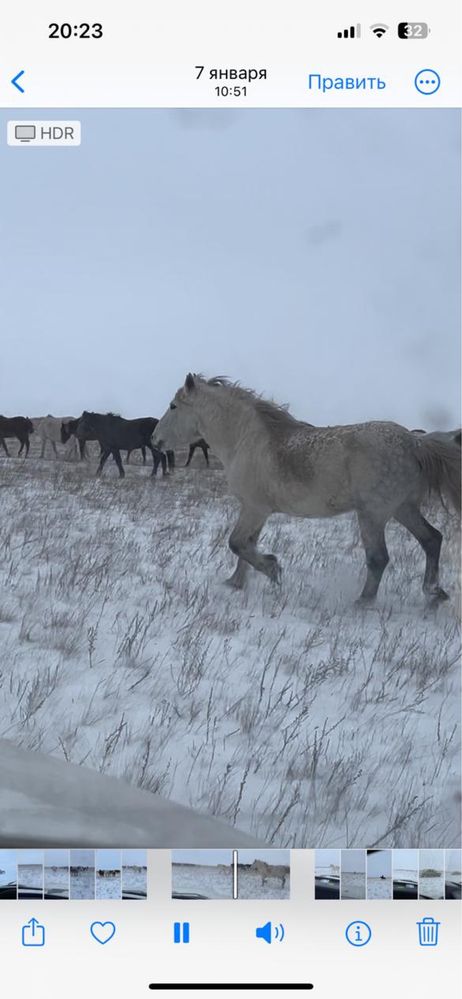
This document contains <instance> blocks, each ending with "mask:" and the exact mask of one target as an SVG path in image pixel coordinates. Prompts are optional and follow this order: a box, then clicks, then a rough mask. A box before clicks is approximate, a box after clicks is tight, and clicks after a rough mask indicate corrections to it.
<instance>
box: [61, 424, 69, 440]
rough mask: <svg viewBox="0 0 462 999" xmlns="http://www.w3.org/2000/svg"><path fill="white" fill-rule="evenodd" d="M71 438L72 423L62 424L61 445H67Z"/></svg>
mask: <svg viewBox="0 0 462 999" xmlns="http://www.w3.org/2000/svg"><path fill="white" fill-rule="evenodd" d="M70 436H71V428H70V421H68V422H67V423H64V422H63V423H61V444H67V442H68V440H69V437H70Z"/></svg>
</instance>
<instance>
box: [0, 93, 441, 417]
mask: <svg viewBox="0 0 462 999" xmlns="http://www.w3.org/2000/svg"><path fill="white" fill-rule="evenodd" d="M42 116H43V114H42V113H40V114H38V117H42ZM70 116H71V117H72V118H76V117H79V118H80V119H81V121H82V146H81V147H80V148H77V149H76V148H73V149H60V148H55V149H43V148H38V149H34V148H31V147H27V148H24V147H23V148H14V147H7V145H6V143H5V142H4V141H3V142H2V143H1V144H0V169H1V175H2V190H3V198H2V210H1V241H2V261H3V263H2V268H1V277H0V296H1V302H2V306H1V311H2V319H3V322H2V327H3V335H2V373H1V375H0V410H1V412H3V413H6V414H9V415H13V414H15V413H22V414H24V415H31V416H33V415H34V416H35V415H42V414H44V413H47V412H51V413H54V414H55V415H62V414H69V413H74V414H79V413H80V412H81V410H82V409H83V408H88V409H96V410H107V409H109V408H110V409H113V410H115V411H118V412H121V413H122V414H123V415H125V416H128V417H130V416H131V417H134V416H140V415H148V414H149V415H153V416H160V415H161V413H162V412H163V410H164V409H165V407H166V405H167V404H168V402H169V401H170V399H171V397H172V395H173V393H174V391H175V390H176V389H177V387H178V386H179V384H180V383H182V382H183V380H184V376H185V374H186V372H187V371H188V370H189V369H192V370H193V371H194V370H195V371H203V372H204V373H205V374H207V375H213V374H227V375H229V376H230V377H231V378H233V379H239V380H241V382H242V383H243V384H244V385H249V386H251V387H253V388H256V389H257V390H258V391H259V392H264V393H265V394H267V395H269V396H273V397H274V398H275V399H276V400H277V401H279V402H288V403H290V405H291V408H292V411H293V412H294V413H295V415H299V416H300V417H303V418H305V419H308V420H309V421H311V422H314V423H317V424H323V423H336V422H352V421H355V420H365V419H369V418H377V419H380V418H393V419H396V420H398V421H400V422H402V423H404V424H406V425H408V426H411V427H415V426H417V427H419V426H422V427H424V428H429V427H437V426H439V427H442V428H444V427H450V426H452V425H456V424H457V423H458V420H459V359H458V349H459V348H458V339H459V331H458V324H459V315H458V314H459V264H460V256H459V243H458V232H459V220H460V209H459V202H460V195H459V167H460V152H459V139H458V133H459V124H460V115H459V112H458V111H455V110H454V111H451V110H433V111H432V110H414V111H413V110H383V111H374V110H364V111H336V110H332V111H322V110H312V111H298V110H293V111H292V110H281V111H277V110H275V111H272V110H261V111H258V110H256V111H255V110H249V111H234V110H230V111H228V112H225V111H220V110H211V111H176V112H175V111H138V110H134V111H132V110H129V111H117V110H116V111H112V110H109V111H108V110H105V111H83V112H81V113H79V112H78V111H77V112H76V111H74V110H73V111H72V114H71V115H70ZM2 117H3V122H2V123H0V125H1V127H2V129H3V133H2V134H4V131H5V129H6V121H7V119H8V118H9V117H11V113H10V112H2ZM24 117H28V118H33V117H34V112H33V111H32V112H31V111H28V112H27V115H24ZM47 117H50V118H52V117H61V118H63V117H65V113H63V112H62V111H59V112H56V114H54V112H53V111H50V112H48V111H47Z"/></svg>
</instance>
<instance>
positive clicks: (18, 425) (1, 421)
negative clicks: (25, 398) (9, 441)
mask: <svg viewBox="0 0 462 999" xmlns="http://www.w3.org/2000/svg"><path fill="white" fill-rule="evenodd" d="M33 433H34V424H33V423H32V420H29V417H28V416H0V444H1V445H2V447H3V450H4V452H5V454H6V455H8V456H9V454H10V452H9V451H8V448H7V446H6V441H5V438H8V437H16V438H17V440H18V441H19V443H20V445H21V447H20V448H19V451H18V455H20V454H22V452H23V450H24V447H25V448H26V458H27V455H28V454H29V447H30V443H29V437H30V435H31V434H33Z"/></svg>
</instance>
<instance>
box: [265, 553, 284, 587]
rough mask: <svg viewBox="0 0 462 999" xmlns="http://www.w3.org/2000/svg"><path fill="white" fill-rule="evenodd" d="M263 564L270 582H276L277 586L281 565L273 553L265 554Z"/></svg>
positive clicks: (280, 576) (280, 577)
mask: <svg viewBox="0 0 462 999" xmlns="http://www.w3.org/2000/svg"><path fill="white" fill-rule="evenodd" d="M265 565H266V569H265V572H266V575H267V576H268V579H270V580H271V582H272V583H276V585H277V586H279V585H280V583H281V579H282V570H281V566H280V565H279V562H278V560H277V558H276V556H275V555H265Z"/></svg>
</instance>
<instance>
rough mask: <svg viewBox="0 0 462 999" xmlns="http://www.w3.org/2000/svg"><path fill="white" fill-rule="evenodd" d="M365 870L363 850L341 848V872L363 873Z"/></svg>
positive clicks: (364, 853) (364, 852)
mask: <svg viewBox="0 0 462 999" xmlns="http://www.w3.org/2000/svg"><path fill="white" fill-rule="evenodd" d="M365 872H366V851H365V850H342V874H344V873H345V874H349V873H353V874H365Z"/></svg>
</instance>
